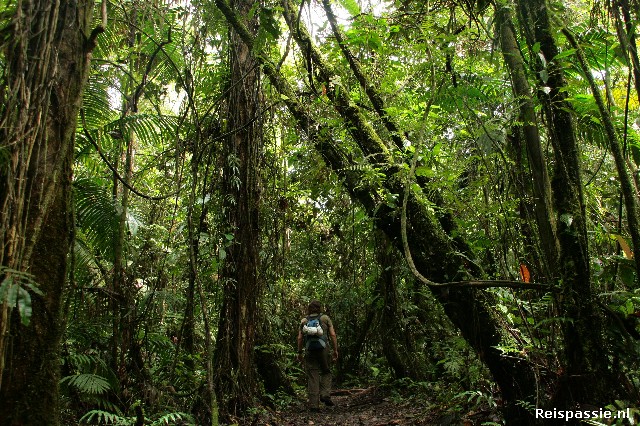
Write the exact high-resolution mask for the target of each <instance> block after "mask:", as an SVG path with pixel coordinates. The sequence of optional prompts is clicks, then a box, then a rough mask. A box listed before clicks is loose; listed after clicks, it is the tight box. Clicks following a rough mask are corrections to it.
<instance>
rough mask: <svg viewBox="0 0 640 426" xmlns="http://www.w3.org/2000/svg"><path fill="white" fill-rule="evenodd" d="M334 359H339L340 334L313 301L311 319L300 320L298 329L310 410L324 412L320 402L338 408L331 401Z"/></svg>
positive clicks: (310, 311)
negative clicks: (338, 334)
mask: <svg viewBox="0 0 640 426" xmlns="http://www.w3.org/2000/svg"><path fill="white" fill-rule="evenodd" d="M329 341H330V342H331V345H329ZM330 357H331V358H332V359H333V361H334V362H335V361H337V360H338V338H337V336H336V331H335V329H334V327H333V322H332V321H331V318H329V316H328V315H326V314H323V313H322V304H321V303H320V302H319V301H318V300H312V301H311V302H310V303H309V306H308V308H307V316H306V317H305V318H303V319H302V320H301V321H300V327H299V328H298V359H299V360H300V362H303V361H304V365H305V370H306V372H307V396H308V398H309V410H310V411H314V412H318V411H320V402H322V403H324V404H325V405H327V406H333V405H335V404H334V403H333V401H332V400H331V368H330V365H329V358H330Z"/></svg>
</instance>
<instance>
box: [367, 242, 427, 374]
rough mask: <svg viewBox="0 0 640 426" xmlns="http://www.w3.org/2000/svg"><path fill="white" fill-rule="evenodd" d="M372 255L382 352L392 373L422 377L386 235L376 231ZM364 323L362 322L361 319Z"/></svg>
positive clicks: (395, 263)
mask: <svg viewBox="0 0 640 426" xmlns="http://www.w3.org/2000/svg"><path fill="white" fill-rule="evenodd" d="M377 240H378V244H377V247H376V257H377V261H378V265H379V268H380V275H379V277H378V284H377V288H376V293H378V296H380V297H382V301H383V303H382V312H381V313H380V319H381V321H380V322H379V325H378V327H380V331H379V333H377V334H378V335H379V336H380V337H381V342H380V343H381V344H382V352H383V353H384V356H385V358H386V359H387V362H388V363H389V366H390V367H391V369H392V370H393V372H394V374H395V377H396V378H398V379H403V378H405V377H408V378H411V379H412V380H424V376H425V368H424V365H422V366H421V363H420V362H419V360H420V359H421V358H419V357H416V356H414V355H413V352H415V350H416V348H415V344H414V342H413V337H412V336H411V329H410V328H409V327H408V326H405V325H403V324H402V320H403V314H402V311H401V309H400V306H398V303H399V301H398V292H397V289H396V278H397V277H398V276H399V268H398V261H397V258H398V256H397V254H398V253H397V252H396V249H395V247H393V245H392V244H391V242H390V241H389V239H388V237H387V236H386V235H385V234H383V233H382V232H380V231H378V238H377ZM365 324H366V323H365Z"/></svg>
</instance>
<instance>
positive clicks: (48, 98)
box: [0, 0, 99, 425]
mask: <svg viewBox="0 0 640 426" xmlns="http://www.w3.org/2000/svg"><path fill="white" fill-rule="evenodd" d="M19 4H20V5H21V7H22V8H21V9H20V10H18V11H17V12H16V15H15V19H14V20H13V23H14V26H13V31H14V34H13V37H12V39H11V40H12V42H11V43H10V44H9V45H8V46H7V50H6V52H5V57H6V59H7V60H6V74H5V76H6V79H5V81H4V84H5V85H4V87H2V89H0V90H2V92H1V94H0V96H1V97H2V103H1V104H2V117H1V120H2V126H0V127H1V128H2V133H3V135H2V144H3V146H2V149H3V150H6V152H7V153H8V154H9V155H10V163H9V164H7V167H6V168H4V167H3V169H2V172H1V181H0V202H1V204H2V211H3V219H2V220H3V223H2V231H1V232H2V234H1V237H0V238H1V240H2V241H1V242H2V251H1V252H0V257H1V259H2V266H3V268H9V269H12V270H17V271H24V272H27V273H30V274H31V275H32V277H33V280H34V281H35V283H36V284H37V285H38V286H39V288H40V290H41V291H42V292H43V295H37V294H35V293H31V299H32V303H33V312H32V315H31V323H30V325H28V326H25V325H23V324H22V323H21V322H20V318H19V315H18V312H17V310H14V311H13V312H11V313H10V312H9V311H10V309H11V308H12V307H11V306H8V305H7V304H6V302H5V303H4V304H3V307H2V317H1V318H0V333H1V334H0V336H1V338H0V360H2V361H0V362H4V363H5V364H3V365H2V367H3V369H2V373H3V374H2V383H1V385H0V423H2V424H3V425H35V424H37V425H57V424H58V416H59V407H58V382H59V380H60V371H59V370H60V356H59V346H60V337H61V332H62V329H63V328H64V324H63V323H62V315H61V314H62V312H61V306H60V305H61V303H60V301H61V296H62V292H63V287H64V282H65V278H66V271H67V269H66V265H67V254H68V252H69V248H70V245H71V235H72V221H71V213H70V209H71V206H70V193H71V168H72V163H73V138H74V130H75V123H76V116H77V115H78V110H79V106H80V102H81V99H82V90H83V87H84V84H85V83H86V81H87V77H88V70H89V66H88V65H89V57H90V51H91V49H92V47H93V42H94V37H95V36H96V35H97V34H98V33H99V31H98V30H94V32H93V33H92V34H91V36H88V34H89V31H88V29H89V22H90V19H91V11H92V6H93V2H92V1H67V0H61V1H60V2H59V4H58V3H56V2H53V3H52V2H50V1H48V0H39V1H24V2H22V3H19ZM87 37H89V39H87ZM1 273H2V275H1V276H2V278H3V279H7V278H9V277H10V276H11V275H12V274H11V272H10V271H8V270H7V269H4V270H3V271H1ZM12 278H13V279H14V280H15V279H16V277H15V275H13V277H12ZM14 282H15V281H14Z"/></svg>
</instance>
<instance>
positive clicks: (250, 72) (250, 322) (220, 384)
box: [214, 0, 262, 415]
mask: <svg viewBox="0 0 640 426" xmlns="http://www.w3.org/2000/svg"><path fill="white" fill-rule="evenodd" d="M253 3H254V2H253V1H252V0H236V1H235V2H234V8H235V10H237V11H238V13H241V14H242V15H243V16H247V15H248V14H249V11H250V9H251V8H252V6H253ZM254 23H255V21H254ZM230 49H231V52H230V67H231V72H230V80H231V81H230V82H229V87H230V90H229V97H228V112H227V126H228V128H227V130H228V133H229V136H228V138H227V139H226V140H225V146H224V162H225V164H224V169H223V197H224V200H223V203H224V207H223V209H224V214H225V215H226V221H227V225H228V229H227V230H226V231H225V233H226V234H227V236H228V237H227V238H225V241H227V240H228V241H229V246H228V247H227V248H226V259H225V261H224V266H223V268H222V271H221V276H220V279H221V281H222V283H223V288H224V290H223V291H224V295H223V303H222V309H221V311H220V320H219V324H218V335H217V339H216V349H215V355H214V361H215V371H216V394H217V397H218V405H219V407H220V411H221V413H222V414H223V415H224V414H238V413H240V412H242V411H243V410H244V409H245V408H247V407H249V406H250V405H251V403H252V398H253V397H254V396H255V395H256V391H257V386H256V372H255V364H254V346H255V341H256V334H257V332H258V331H259V329H258V327H257V326H256V324H257V321H258V320H259V317H258V315H257V307H258V299H259V297H260V294H261V288H262V285H261V278H260V276H259V273H258V271H259V264H260V258H259V246H260V234H259V229H260V227H259V221H258V213H259V205H260V188H259V186H260V183H259V171H260V167H259V161H260V157H261V154H260V153H261V149H262V135H261V127H260V118H259V114H260V104H261V102H260V89H259V83H260V81H259V69H258V67H257V66H256V65H257V63H256V61H255V59H254V58H253V56H252V55H251V51H250V49H249V48H248V47H247V46H246V45H245V44H244V43H243V42H242V40H241V39H240V37H239V36H238V35H237V34H236V32H235V30H231V42H230ZM231 236H232V237H231ZM221 250H223V249H222V248H221Z"/></svg>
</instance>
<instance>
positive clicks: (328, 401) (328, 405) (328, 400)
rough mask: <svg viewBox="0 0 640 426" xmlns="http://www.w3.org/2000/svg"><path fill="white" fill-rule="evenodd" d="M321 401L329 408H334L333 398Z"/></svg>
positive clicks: (321, 399)
mask: <svg viewBox="0 0 640 426" xmlns="http://www.w3.org/2000/svg"><path fill="white" fill-rule="evenodd" d="M320 401H322V402H323V403H324V405H326V406H327V407H333V406H334V405H336V404H334V403H333V401H332V400H331V397H329V396H328V397H326V398H320Z"/></svg>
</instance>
